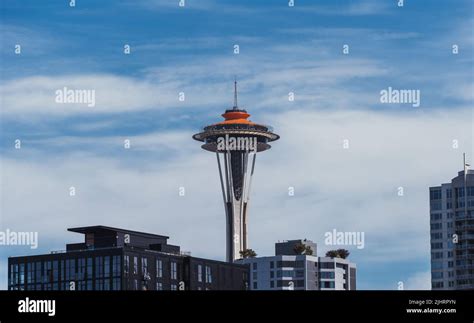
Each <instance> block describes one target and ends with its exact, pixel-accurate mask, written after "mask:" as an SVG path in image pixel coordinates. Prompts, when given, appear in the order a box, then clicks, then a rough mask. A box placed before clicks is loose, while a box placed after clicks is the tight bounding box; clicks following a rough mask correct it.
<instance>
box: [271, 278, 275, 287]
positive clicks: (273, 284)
mask: <svg viewBox="0 0 474 323" xmlns="http://www.w3.org/2000/svg"><path fill="white" fill-rule="evenodd" d="M274 287H275V282H274V281H273V280H271V281H270V288H274Z"/></svg>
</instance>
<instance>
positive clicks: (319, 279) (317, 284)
mask: <svg viewBox="0 0 474 323" xmlns="http://www.w3.org/2000/svg"><path fill="white" fill-rule="evenodd" d="M297 244H303V245H306V246H309V247H310V248H311V249H312V251H313V254H312V255H309V254H298V253H297V252H296V251H295V250H294V249H295V245H297ZM237 262H238V263H243V264H248V265H249V266H250V280H249V287H250V289H251V290H355V289H356V265H355V264H354V263H351V262H350V261H349V260H347V259H341V258H329V257H317V255H316V244H315V243H313V242H312V241H310V240H290V241H284V242H278V243H276V244H275V256H269V257H255V258H246V259H241V260H238V261H237Z"/></svg>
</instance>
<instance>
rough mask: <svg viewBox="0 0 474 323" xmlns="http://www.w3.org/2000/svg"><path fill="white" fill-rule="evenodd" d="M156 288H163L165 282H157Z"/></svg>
mask: <svg viewBox="0 0 474 323" xmlns="http://www.w3.org/2000/svg"><path fill="white" fill-rule="evenodd" d="M156 290H163V283H160V282H157V283H156Z"/></svg>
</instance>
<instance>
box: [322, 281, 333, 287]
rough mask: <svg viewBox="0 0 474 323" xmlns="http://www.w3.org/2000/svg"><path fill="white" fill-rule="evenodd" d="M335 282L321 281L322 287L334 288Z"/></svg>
mask: <svg viewBox="0 0 474 323" xmlns="http://www.w3.org/2000/svg"><path fill="white" fill-rule="evenodd" d="M334 286H335V283H334V282H333V281H324V282H321V288H334Z"/></svg>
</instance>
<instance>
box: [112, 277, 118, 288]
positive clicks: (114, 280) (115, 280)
mask: <svg viewBox="0 0 474 323" xmlns="http://www.w3.org/2000/svg"><path fill="white" fill-rule="evenodd" d="M112 290H120V278H117V277H115V278H113V279H112Z"/></svg>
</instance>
